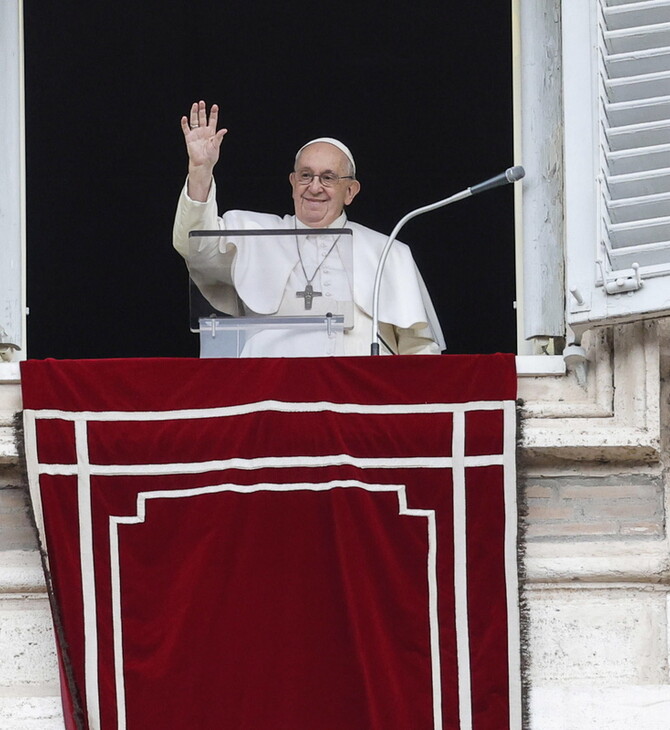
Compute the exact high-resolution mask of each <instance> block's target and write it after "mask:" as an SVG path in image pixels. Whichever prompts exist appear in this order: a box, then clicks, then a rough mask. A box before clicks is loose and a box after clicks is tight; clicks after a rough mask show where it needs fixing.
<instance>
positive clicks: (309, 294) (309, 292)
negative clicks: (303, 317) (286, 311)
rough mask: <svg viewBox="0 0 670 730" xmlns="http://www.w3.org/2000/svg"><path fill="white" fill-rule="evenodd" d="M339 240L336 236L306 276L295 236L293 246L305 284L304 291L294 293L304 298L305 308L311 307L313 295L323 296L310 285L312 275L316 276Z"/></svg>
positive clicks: (312, 278) (312, 279)
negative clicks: (309, 274) (296, 251)
mask: <svg viewBox="0 0 670 730" xmlns="http://www.w3.org/2000/svg"><path fill="white" fill-rule="evenodd" d="M339 240H340V237H339V236H338V237H337V238H336V239H335V240H334V241H333V245H332V246H331V247H330V248H329V249H328V252H327V253H326V255H325V256H324V257H323V258H322V259H321V261H320V262H319V265H318V266H317V267H316V269H314V273H313V274H312V275H311V276H307V272H306V271H305V264H304V263H303V260H302V254H301V253H300V244H299V243H298V236H296V237H295V246H296V248H297V249H298V260H299V261H300V268H301V269H302V273H303V274H304V276H305V280H306V282H307V283H306V284H305V289H304V291H297V292H296V293H295V295H296V297H300V298H302V299H304V300H305V309H311V308H312V301H313V300H314V297H320V296H323V292H320V291H314V287H313V286H312V282H313V281H314V277H315V276H316V273H317V271H318V270H319V269H320V268H321V266H322V265H323V262H324V261H325V260H326V259H327V258H328V257H329V256H330V254H331V253H332V252H333V249H334V248H335V245H336V244H337V242H338V241H339Z"/></svg>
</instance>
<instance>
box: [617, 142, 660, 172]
mask: <svg viewBox="0 0 670 730" xmlns="http://www.w3.org/2000/svg"><path fill="white" fill-rule="evenodd" d="M605 162H606V170H605V171H604V172H605V177H609V176H610V175H630V174H633V173H640V172H642V173H644V172H648V171H649V170H662V169H664V168H666V167H670V144H664V145H657V146H656V147H647V148H644V149H642V150H623V151H621V152H610V153H608V154H606V155H605Z"/></svg>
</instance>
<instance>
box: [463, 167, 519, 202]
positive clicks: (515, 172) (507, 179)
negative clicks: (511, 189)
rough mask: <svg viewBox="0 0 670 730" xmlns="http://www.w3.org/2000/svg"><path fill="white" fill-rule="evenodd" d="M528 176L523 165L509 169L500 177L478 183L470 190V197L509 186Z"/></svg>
mask: <svg viewBox="0 0 670 730" xmlns="http://www.w3.org/2000/svg"><path fill="white" fill-rule="evenodd" d="M525 174H526V171H525V170H524V169H523V167H521V165H515V166H514V167H508V168H507V169H506V170H505V172H501V173H500V175H496V176H495V177H492V178H489V179H488V180H484V182H480V183H477V185H473V186H472V187H470V188H468V189H469V190H470V195H477V193H483V192H484V191H485V190H491V188H497V187H499V186H500V185H507V183H513V182H516V181H517V180H521V178H522V177H523V176H524V175H525Z"/></svg>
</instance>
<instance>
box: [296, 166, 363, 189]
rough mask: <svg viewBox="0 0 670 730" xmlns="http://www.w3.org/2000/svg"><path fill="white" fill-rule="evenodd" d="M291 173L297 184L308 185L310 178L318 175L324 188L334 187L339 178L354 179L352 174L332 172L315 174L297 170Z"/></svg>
mask: <svg viewBox="0 0 670 730" xmlns="http://www.w3.org/2000/svg"><path fill="white" fill-rule="evenodd" d="M293 174H294V175H295V179H296V182H297V183H298V185H310V184H311V182H312V180H314V178H315V177H318V178H319V181H320V182H321V184H322V185H323V187H324V188H332V187H335V185H337V183H338V182H340V180H353V179H354V176H353V175H337V174H336V173H334V172H322V173H321V174H320V175H317V173H315V172H310V171H309V170H297V171H296V172H294V173H293Z"/></svg>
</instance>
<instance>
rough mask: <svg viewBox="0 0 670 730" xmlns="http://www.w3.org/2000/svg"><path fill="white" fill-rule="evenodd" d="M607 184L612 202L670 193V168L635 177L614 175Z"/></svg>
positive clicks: (636, 174) (608, 179)
mask: <svg viewBox="0 0 670 730" xmlns="http://www.w3.org/2000/svg"><path fill="white" fill-rule="evenodd" d="M606 182H607V189H608V190H609V194H610V198H611V199H612V200H623V199H625V198H633V197H635V196H636V195H654V194H656V193H658V192H663V193H670V168H666V169H664V170H650V171H648V172H643V173H639V174H638V173H635V174H633V175H612V176H610V177H608V178H607V180H606Z"/></svg>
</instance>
